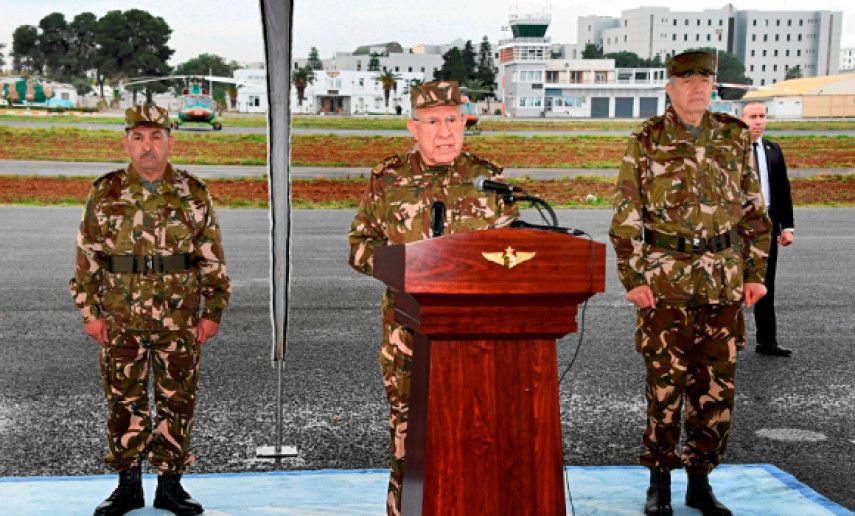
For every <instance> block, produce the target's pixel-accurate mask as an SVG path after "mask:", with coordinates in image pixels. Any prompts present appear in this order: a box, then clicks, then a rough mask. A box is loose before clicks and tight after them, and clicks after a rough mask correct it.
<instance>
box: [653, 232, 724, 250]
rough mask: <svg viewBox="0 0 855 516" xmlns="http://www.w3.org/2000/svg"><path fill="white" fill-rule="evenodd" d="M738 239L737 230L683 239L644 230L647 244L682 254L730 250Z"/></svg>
mask: <svg viewBox="0 0 855 516" xmlns="http://www.w3.org/2000/svg"><path fill="white" fill-rule="evenodd" d="M738 238H739V233H737V232H736V230H735V229H731V230H730V231H728V232H727V233H722V234H720V235H716V236H714V237H709V238H683V237H678V236H674V235H666V234H664V233H659V232H657V231H651V230H649V229H647V228H644V241H645V242H646V243H648V244H650V245H652V246H653V247H659V248H662V249H669V250H671V251H677V252H680V253H690V254H702V253H705V252H707V251H710V252H713V253H717V252H719V251H724V250H725V249H728V248H730V246H732V245H733V244H735V243H736V242H737V241H738Z"/></svg>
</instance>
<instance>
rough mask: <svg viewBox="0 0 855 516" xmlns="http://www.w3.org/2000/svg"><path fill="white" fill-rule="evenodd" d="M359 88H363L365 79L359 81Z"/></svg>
mask: <svg viewBox="0 0 855 516" xmlns="http://www.w3.org/2000/svg"><path fill="white" fill-rule="evenodd" d="M359 86H360V87H363V86H365V79H359Z"/></svg>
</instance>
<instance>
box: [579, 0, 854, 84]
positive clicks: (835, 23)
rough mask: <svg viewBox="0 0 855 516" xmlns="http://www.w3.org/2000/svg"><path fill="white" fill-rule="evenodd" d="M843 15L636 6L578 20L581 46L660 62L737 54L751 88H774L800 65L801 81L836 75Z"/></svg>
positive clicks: (834, 12)
mask: <svg viewBox="0 0 855 516" xmlns="http://www.w3.org/2000/svg"><path fill="white" fill-rule="evenodd" d="M842 20H843V15H842V12H840V11H758V10H738V9H736V8H735V7H733V5H731V4H728V5H726V6H724V7H722V8H721V9H705V10H703V11H671V10H670V9H669V8H667V7H639V8H637V9H629V10H626V11H622V12H621V16H620V17H619V18H605V17H602V16H581V17H579V19H578V34H579V43H580V44H581V45H582V46H584V44H585V43H595V44H597V45H599V46H601V47H602V48H603V52H604V53H606V54H608V53H612V52H622V51H627V52H634V53H636V54H638V55H639V56H640V57H642V58H646V59H652V58H653V57H655V56H656V55H658V56H659V57H660V58H661V59H662V60H663V61H665V60H666V59H667V58H668V57H670V56H673V55H675V54H679V53H680V52H683V51H685V50H687V49H689V48H697V47H712V48H716V49H718V50H725V51H727V52H730V53H732V54H734V55H736V56H737V57H738V58H739V59H740V60H741V61H742V63H743V64H744V65H745V75H746V76H747V77H748V78H750V79H751V80H752V83H753V84H754V85H755V86H764V85H767V84H774V83H776V82H779V81H782V80H784V79H785V78H786V75H787V71H788V70H789V69H790V68H793V67H796V66H798V67H799V68H800V69H801V72H802V75H803V76H804V77H815V76H821V75H829V74H834V73H837V71H838V67H839V60H838V58H837V56H838V55H839V54H838V53H839V49H840V35H841V31H842Z"/></svg>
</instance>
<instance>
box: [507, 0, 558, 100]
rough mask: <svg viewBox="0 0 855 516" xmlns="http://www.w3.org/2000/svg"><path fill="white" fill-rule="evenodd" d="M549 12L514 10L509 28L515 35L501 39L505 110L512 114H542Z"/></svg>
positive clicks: (548, 45) (547, 54)
mask: <svg viewBox="0 0 855 516" xmlns="http://www.w3.org/2000/svg"><path fill="white" fill-rule="evenodd" d="M550 21H552V16H551V15H550V13H549V12H540V13H535V14H525V15H522V14H511V15H510V18H509V23H508V25H509V28H510V29H511V33H512V35H513V37H512V38H511V39H504V40H501V41H499V63H498V64H499V74H498V75H499V76H498V77H497V82H498V83H499V85H500V89H501V90H502V92H503V93H504V95H503V98H502V112H503V114H505V115H507V116H511V117H527V116H528V117H531V116H542V114H543V106H544V100H545V99H544V90H543V84H544V75H545V73H546V60H547V59H549V57H550V55H549V47H550V41H549V38H547V37H546V29H548V28H549V23H550Z"/></svg>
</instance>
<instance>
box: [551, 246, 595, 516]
mask: <svg viewBox="0 0 855 516" xmlns="http://www.w3.org/2000/svg"><path fill="white" fill-rule="evenodd" d="M573 234H574V235H579V236H584V237H586V238H587V239H588V241H589V242H590V244H591V264H590V266H589V267H588V292H590V291H591V290H592V289H593V288H594V266H595V265H596V255H595V254H594V250H595V247H594V238H593V237H592V236H591V235H590V234H589V233H587V232H585V231H583V230H580V229H578V230H574V232H573ZM590 299H591V298H590V297H588V298H587V299H585V302H584V303H582V314H581V316H580V321H579V338H578V339H577V340H576V351H574V352H573V357H572V358H571V359H570V363H569V364H567V367H566V368H564V371H563V372H562V373H561V376H559V377H558V393H559V401H560V398H561V396H560V394H561V382H562V381H564V377H565V376H566V375H567V373H569V372H570V370H571V369H572V368H573V364H575V363H576V359H577V358H578V357H579V350H581V349H582V342H583V339H584V337H585V312H586V311H587V309H588V301H589V300H590ZM567 400H568V402H569V403H572V401H573V389H572V383H571V384H570V386H569V395H568V398H567ZM559 412H560V407H559ZM561 450H562V460H561V462H562V468H563V469H564V471H563V473H564V486H565V487H566V489H567V497H568V498H569V501H570V512H571V514H572V515H573V516H576V505H575V504H574V503H573V491H571V490H570V472H569V471H568V470H567V468H566V467H564V466H563V463H564V439H563V438H562V439H561Z"/></svg>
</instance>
